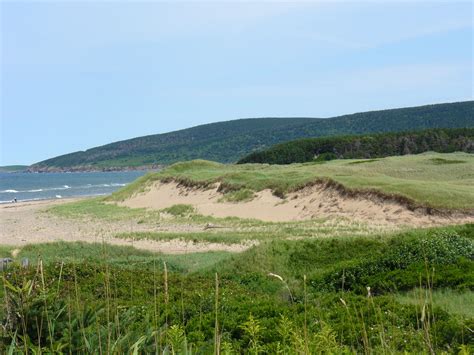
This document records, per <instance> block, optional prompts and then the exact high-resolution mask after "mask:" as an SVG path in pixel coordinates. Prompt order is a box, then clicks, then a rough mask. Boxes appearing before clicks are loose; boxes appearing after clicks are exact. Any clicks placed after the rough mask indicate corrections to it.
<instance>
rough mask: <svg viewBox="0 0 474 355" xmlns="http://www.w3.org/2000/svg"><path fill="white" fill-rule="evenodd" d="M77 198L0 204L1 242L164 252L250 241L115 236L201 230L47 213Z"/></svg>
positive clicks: (223, 248)
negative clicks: (95, 245)
mask: <svg viewBox="0 0 474 355" xmlns="http://www.w3.org/2000/svg"><path fill="white" fill-rule="evenodd" d="M77 200H79V199H77V198H73V199H62V200H44V201H34V202H22V203H20V202H19V203H11V204H2V205H0V226H1V228H0V244H2V245H10V246H17V247H22V246H24V245H26V244H32V243H35V244H37V243H49V242H57V241H66V242H77V241H80V242H89V243H102V242H106V243H109V244H113V245H119V246H133V247H135V248H138V249H143V250H148V251H153V252H161V253H167V254H183V253H190V252H207V251H230V252H240V251H243V250H245V249H247V248H248V247H249V245H239V244H232V245H226V244H219V243H192V242H185V241H181V240H172V241H151V240H126V239H121V238H115V237H114V236H115V235H116V234H118V233H121V232H147V231H155V232H157V231H161V232H171V231H172V232H178V231H182V232H192V231H202V226H195V225H194V226H193V225H173V224H169V223H168V224H166V225H160V224H156V225H149V224H137V223H136V221H133V220H132V221H102V220H97V219H66V218H61V217H58V216H55V215H53V214H51V213H48V212H47V210H48V208H50V207H52V206H56V205H59V204H63V203H68V202H73V201H77Z"/></svg>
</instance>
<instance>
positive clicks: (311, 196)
mask: <svg viewBox="0 0 474 355" xmlns="http://www.w3.org/2000/svg"><path fill="white" fill-rule="evenodd" d="M222 196H223V195H222V194H221V193H220V192H219V191H218V189H217V187H214V188H211V189H207V190H204V189H195V188H188V187H183V186H178V185H177V184H176V183H161V182H158V183H155V184H154V185H153V186H151V187H150V189H149V190H148V191H146V192H144V193H141V194H138V195H135V196H133V197H131V198H130V199H128V200H126V201H124V202H122V203H121V205H123V206H127V207H132V208H136V207H142V208H154V209H163V208H167V207H170V206H172V205H176V204H190V205H193V206H195V207H196V209H197V211H198V212H199V213H201V214H203V215H209V216H214V217H231V216H233V217H240V218H255V219H260V220H263V221H271V222H286V221H301V220H310V219H314V218H328V217H329V218H333V217H343V218H348V219H350V220H353V221H360V222H363V223H366V224H368V225H378V226H387V227H399V226H410V227H429V226H440V225H447V224H458V223H473V222H474V215H470V216H466V215H459V216H439V215H436V216H434V215H427V214H423V213H422V212H417V211H410V210H408V209H407V208H406V207H404V206H402V205H400V204H399V203H397V202H392V201H382V200H381V199H380V198H368V197H365V196H359V197H349V196H343V195H341V193H340V192H338V191H337V190H335V189H332V188H328V187H327V186H324V185H314V186H310V187H307V188H305V189H303V190H300V191H298V192H296V193H290V194H288V196H287V198H286V199H281V198H279V197H276V196H274V195H273V194H272V193H271V191H270V190H263V191H260V192H258V193H257V194H256V196H255V198H254V199H253V200H251V201H248V202H239V203H230V202H222V201H219V200H220V199H221V198H222Z"/></svg>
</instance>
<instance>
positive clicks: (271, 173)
mask: <svg viewBox="0 0 474 355" xmlns="http://www.w3.org/2000/svg"><path fill="white" fill-rule="evenodd" d="M170 179H174V180H176V181H178V182H183V183H187V184H191V185H192V184H194V185H196V186H200V185H201V186H206V185H210V184H212V183H216V182H220V183H222V184H224V185H225V186H226V188H227V189H228V190H241V189H244V188H245V189H250V190H253V191H260V190H263V189H271V190H273V192H274V193H275V194H278V195H284V194H285V193H287V192H289V191H296V190H298V189H299V188H301V187H304V186H305V185H307V184H310V183H311V182H314V181H316V180H317V179H330V180H333V181H335V182H337V183H340V184H342V185H343V186H344V187H345V188H346V189H355V190H372V191H374V190H375V191H379V192H381V193H384V194H387V195H396V196H402V197H405V198H407V199H409V200H412V201H413V203H414V204H416V205H419V206H425V207H432V208H437V209H457V210H472V206H474V156H473V155H471V154H467V153H450V154H439V153H425V154H419V155H409V156H400V157H388V158H383V159H368V160H353V159H343V160H333V161H328V162H319V163H303V164H291V165H278V166H276V165H260V164H244V165H224V164H219V163H214V162H208V161H191V162H183V163H177V164H174V165H172V166H170V167H169V168H167V169H165V170H163V171H161V172H159V173H152V174H147V175H145V176H144V177H142V178H140V179H138V180H137V181H135V182H134V183H132V184H130V185H129V186H127V187H126V188H124V189H122V190H120V191H118V192H116V193H114V194H112V196H111V197H110V198H109V200H111V201H119V200H124V199H126V198H128V197H130V196H132V195H133V194H135V193H138V192H141V191H144V189H146V187H147V185H148V184H150V183H152V182H154V181H157V180H170Z"/></svg>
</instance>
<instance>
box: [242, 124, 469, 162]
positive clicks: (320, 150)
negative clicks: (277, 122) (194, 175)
mask: <svg viewBox="0 0 474 355" xmlns="http://www.w3.org/2000/svg"><path fill="white" fill-rule="evenodd" d="M428 151H434V152H438V153H453V152H466V153H474V128H438V129H428V130H422V131H413V132H397V133H374V134H370V135H362V136H360V135H355V136H337V137H323V138H307V139H298V140H295V141H290V142H286V143H281V144H277V145H275V146H274V147H271V148H269V149H267V150H264V151H261V152H254V153H251V154H249V155H248V156H246V157H244V158H242V159H241V160H240V161H239V162H238V163H239V164H244V163H267V164H291V163H305V162H310V161H324V160H332V159H368V158H383V157H388V156H395V155H407V154H420V153H424V152H428Z"/></svg>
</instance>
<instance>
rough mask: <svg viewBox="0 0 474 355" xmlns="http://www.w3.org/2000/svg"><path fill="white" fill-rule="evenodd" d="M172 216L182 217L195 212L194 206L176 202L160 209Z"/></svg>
mask: <svg viewBox="0 0 474 355" xmlns="http://www.w3.org/2000/svg"><path fill="white" fill-rule="evenodd" d="M161 211H162V212H165V213H168V214H170V215H172V216H177V217H183V216H187V215H191V214H193V213H195V212H196V211H195V208H194V207H193V206H191V205H185V204H178V205H173V206H171V207H168V208H164V209H162V210H161Z"/></svg>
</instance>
